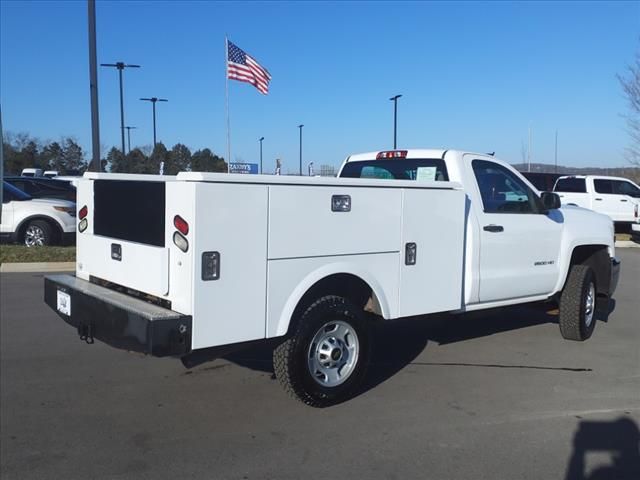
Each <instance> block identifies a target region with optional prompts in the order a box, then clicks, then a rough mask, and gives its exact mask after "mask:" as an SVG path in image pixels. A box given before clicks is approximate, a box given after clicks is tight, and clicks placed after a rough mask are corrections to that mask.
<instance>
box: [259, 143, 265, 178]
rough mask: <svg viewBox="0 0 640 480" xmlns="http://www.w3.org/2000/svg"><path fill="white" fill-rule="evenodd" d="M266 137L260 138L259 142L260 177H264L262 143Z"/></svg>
mask: <svg viewBox="0 0 640 480" xmlns="http://www.w3.org/2000/svg"><path fill="white" fill-rule="evenodd" d="M263 140H264V137H260V138H259V139H258V141H259V142H260V175H262V141H263Z"/></svg>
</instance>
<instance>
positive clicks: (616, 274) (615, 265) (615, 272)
mask: <svg viewBox="0 0 640 480" xmlns="http://www.w3.org/2000/svg"><path fill="white" fill-rule="evenodd" d="M619 278H620V260H619V259H617V258H616V257H613V258H612V259H611V281H610V282H609V296H611V295H613V292H615V290H616V287H617V286H618V279H619Z"/></svg>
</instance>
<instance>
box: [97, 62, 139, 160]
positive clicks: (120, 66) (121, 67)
mask: <svg viewBox="0 0 640 480" xmlns="http://www.w3.org/2000/svg"><path fill="white" fill-rule="evenodd" d="M100 66H101V67H114V68H117V69H118V77H119V79H120V134H121V137H122V150H121V151H122V154H123V155H124V154H125V153H124V152H125V150H124V94H123V89H122V71H123V70H124V69H125V68H140V65H128V64H126V63H124V62H116V63H101V64H100Z"/></svg>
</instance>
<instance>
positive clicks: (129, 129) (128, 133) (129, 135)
mask: <svg viewBox="0 0 640 480" xmlns="http://www.w3.org/2000/svg"><path fill="white" fill-rule="evenodd" d="M124 128H126V129H127V147H128V148H129V153H131V130H132V129H134V130H135V129H136V128H138V127H124Z"/></svg>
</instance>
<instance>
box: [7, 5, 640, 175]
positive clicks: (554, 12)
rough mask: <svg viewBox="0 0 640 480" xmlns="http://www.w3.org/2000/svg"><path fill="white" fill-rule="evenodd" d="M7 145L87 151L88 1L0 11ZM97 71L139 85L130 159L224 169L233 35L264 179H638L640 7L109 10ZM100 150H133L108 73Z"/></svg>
mask: <svg viewBox="0 0 640 480" xmlns="http://www.w3.org/2000/svg"><path fill="white" fill-rule="evenodd" d="M0 14H1V15H0V16H1V20H0V27H1V33H0V35H1V37H0V40H1V44H0V62H1V63H0V102H1V106H2V116H3V117H2V120H3V127H4V130H5V131H10V132H14V133H15V132H29V133H31V134H32V135H35V136H37V137H39V138H41V139H43V140H55V139H57V138H58V137H60V136H61V135H71V136H74V137H76V138H77V139H78V140H79V142H80V143H81V144H82V145H83V147H85V149H86V150H87V152H89V148H90V145H91V127H90V103H89V69H88V46H87V7H86V2H85V1H69V2H60V1H47V2H36V1H28V2H26V1H25V2H13V1H5V0H3V1H2V2H1V3H0ZM97 24H98V28H97V30H98V62H101V63H113V62H116V61H124V62H128V63H137V64H140V65H142V68H141V69H139V70H128V71H125V116H126V123H127V124H128V125H133V126H136V127H138V129H137V130H134V131H132V145H134V144H135V145H149V144H151V143H152V139H153V132H152V117H151V105H150V104H149V103H146V102H141V101H139V100H138V98H139V97H150V96H158V97H164V98H168V99H169V102H168V103H165V104H158V139H159V140H161V141H163V142H164V143H165V144H167V145H168V146H172V145H173V144H175V143H178V142H180V143H184V144H186V145H188V146H189V147H190V148H192V150H193V149H197V148H203V147H209V148H211V149H212V150H213V151H215V152H216V153H218V154H220V155H223V156H226V120H225V59H224V37H225V33H227V34H228V35H229V38H230V39H231V40H232V41H233V42H234V43H235V44H236V45H238V46H239V47H240V48H242V49H244V50H245V51H246V52H248V53H249V54H251V55H252V56H253V57H254V58H256V59H257V60H258V61H259V62H260V63H261V64H262V65H263V66H265V67H266V68H267V69H268V70H269V71H270V72H271V74H272V76H273V80H272V82H271V87H270V92H269V95H268V96H263V95H261V94H260V93H259V92H258V91H257V90H256V89H255V88H254V87H252V86H251V85H248V84H245V83H240V82H235V81H230V82H229V91H230V111H231V150H232V159H233V160H234V161H245V162H257V160H258V155H259V153H258V152H259V148H258V138H259V137H261V136H264V137H265V140H264V161H265V170H266V169H267V168H272V167H273V164H274V159H275V158H281V159H282V161H283V163H284V170H285V171H287V170H292V171H294V170H297V166H298V128H297V125H298V124H300V123H303V124H304V125H305V127H304V132H303V134H304V142H303V146H304V152H303V158H304V163H305V165H306V164H307V162H309V161H314V163H315V165H316V166H318V165H320V164H333V165H338V164H339V163H340V162H341V161H342V159H343V158H344V157H345V156H346V155H347V154H349V153H354V152H358V151H368V150H378V149H387V148H391V146H392V141H393V104H392V102H390V101H389V100H388V99H389V97H391V96H392V95H394V94H402V95H403V97H402V98H401V99H400V100H399V102H398V144H399V147H447V148H462V149H470V150H475V151H483V152H490V151H496V155H497V156H499V157H500V158H503V159H505V160H507V161H510V162H512V163H517V162H519V161H521V159H522V152H521V150H522V145H523V143H524V144H525V145H526V142H527V131H528V128H529V125H531V129H532V139H533V142H532V144H533V148H532V160H533V161H537V162H546V163H553V155H554V135H555V131H556V129H557V130H558V132H559V154H558V157H559V163H560V164H564V165H570V166H601V167H613V166H624V165H626V161H625V160H624V156H623V152H624V148H625V146H626V145H627V143H628V136H627V134H626V132H625V122H624V119H623V118H622V116H621V115H622V114H624V113H625V111H626V108H627V107H626V102H625V99H624V97H623V95H622V93H621V89H620V86H619V84H618V82H617V80H616V74H617V73H621V72H623V71H624V69H625V66H626V65H627V64H629V63H631V62H632V61H633V57H634V53H635V51H636V50H637V49H638V48H639V47H640V2H612V1H610V2H566V3H564V2H554V3H552V2H532V3H527V2H513V3H511V2H496V3H490V2H459V3H454V2H442V3H440V2H433V3H432V2H352V3H349V2H188V1H183V2H177V1H162V2H160V1H156V2H127V1H117V2H115V1H114V2H111V1H98V3H97ZM99 93H100V95H99V101H100V127H101V131H100V133H101V143H102V144H103V145H105V146H107V147H111V146H113V145H115V146H118V145H119V144H120V133H119V129H120V114H119V103H118V102H119V100H118V82H117V72H116V70H115V69H106V68H101V69H100V71H99Z"/></svg>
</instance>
